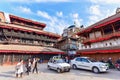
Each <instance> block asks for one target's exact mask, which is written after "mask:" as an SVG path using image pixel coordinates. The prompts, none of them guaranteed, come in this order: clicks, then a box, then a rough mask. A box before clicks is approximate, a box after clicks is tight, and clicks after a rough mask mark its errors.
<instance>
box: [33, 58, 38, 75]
mask: <svg viewBox="0 0 120 80" xmlns="http://www.w3.org/2000/svg"><path fill="white" fill-rule="evenodd" d="M32 65H33V70H32V73H34V71H35V70H36V73H38V60H37V58H33V64H32Z"/></svg>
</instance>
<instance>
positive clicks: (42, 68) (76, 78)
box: [0, 64, 120, 80]
mask: <svg viewBox="0 0 120 80" xmlns="http://www.w3.org/2000/svg"><path fill="white" fill-rule="evenodd" d="M119 75H120V71H117V70H110V71H108V72H107V73H100V74H94V73H92V72H91V71H85V70H71V71H70V72H65V73H57V72H56V71H52V70H48V69H47V65H46V64H40V65H39V73H38V74H36V73H34V74H32V73H31V74H30V75H29V76H28V75H26V74H25V73H24V76H23V78H16V77H15V66H0V80H120V76H119Z"/></svg>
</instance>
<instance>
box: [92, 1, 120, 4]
mask: <svg viewBox="0 0 120 80" xmlns="http://www.w3.org/2000/svg"><path fill="white" fill-rule="evenodd" d="M90 1H91V2H92V3H96V4H112V5H113V4H119V3H120V0H90Z"/></svg>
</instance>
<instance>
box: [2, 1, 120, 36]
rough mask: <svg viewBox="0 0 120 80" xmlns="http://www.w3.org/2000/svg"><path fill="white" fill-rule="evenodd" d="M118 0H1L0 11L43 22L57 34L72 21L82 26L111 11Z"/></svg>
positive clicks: (114, 9) (47, 28) (111, 13)
mask: <svg viewBox="0 0 120 80" xmlns="http://www.w3.org/2000/svg"><path fill="white" fill-rule="evenodd" d="M119 3H120V0H1V1H0V11H3V12H6V13H10V14H14V15H17V16H20V17H24V18H28V19H32V20H35V21H40V22H43V23H45V24H47V26H46V28H45V31H49V32H54V33H58V34H61V33H62V32H63V29H65V28H67V27H68V26H70V25H72V24H74V21H75V22H76V23H77V25H78V26H80V25H84V27H87V26H90V25H91V24H93V23H95V22H97V21H99V20H101V19H104V18H106V17H108V16H110V15H113V14H115V11H116V8H118V7H120V6H119Z"/></svg>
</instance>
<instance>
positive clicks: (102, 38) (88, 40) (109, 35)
mask: <svg viewBox="0 0 120 80" xmlns="http://www.w3.org/2000/svg"><path fill="white" fill-rule="evenodd" d="M115 36H120V31H118V32H114V33H109V34H106V35H103V36H101V37H98V38H91V39H85V40H84V41H83V43H92V42H99V41H103V40H108V39H109V38H111V37H115Z"/></svg>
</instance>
